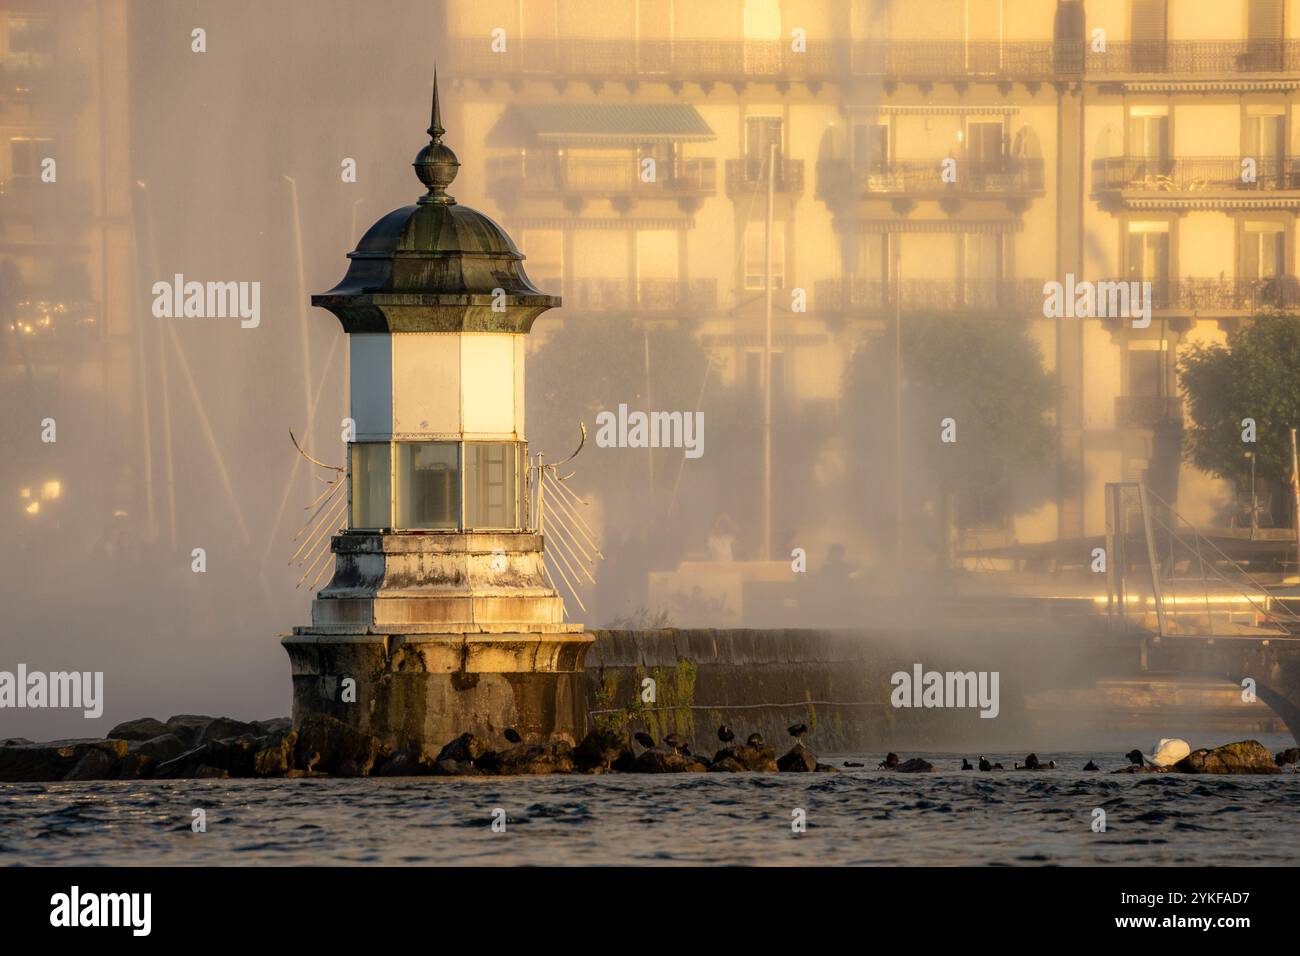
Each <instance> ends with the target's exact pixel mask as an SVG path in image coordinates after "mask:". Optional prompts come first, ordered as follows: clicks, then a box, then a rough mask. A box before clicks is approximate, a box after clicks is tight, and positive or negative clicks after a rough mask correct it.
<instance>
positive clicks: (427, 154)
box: [411, 68, 460, 206]
mask: <svg viewBox="0 0 1300 956" xmlns="http://www.w3.org/2000/svg"><path fill="white" fill-rule="evenodd" d="M426 132H427V133H428V134H429V144H428V145H427V146H425V147H424V149H422V150H420V153H419V155H418V156H416V157H415V162H414V163H412V164H411V165H413V166H414V167H415V175H416V176H418V177H419V178H420V182H422V183H424V185H425V186H426V187H428V190H429V191H428V192H427V193H425V194H424V195H423V196H421V197H420V198H419V200H418V202H420V203H421V204H422V205H423V204H427V203H438V204H440V205H444V206H450V205H455V203H456V200H455V199H453V198H452V197H451V196H450V195H448V193H447V187H448V186H450V185H451V181H452V180H453V179H455V178H456V172H457V170H459V169H460V160H458V159H457V158H456V154H455V153H453V152H452V151H451V148H450V147H449V146H447V144H446V143H444V142H443V141H442V134H443V133H445V132H447V131H446V130H445V129H443V126H442V104H441V103H440V102H439V99H438V70H437V69H436V68H435V69H434V71H433V111H432V115H431V117H430V120H429V128H428V130H426Z"/></svg>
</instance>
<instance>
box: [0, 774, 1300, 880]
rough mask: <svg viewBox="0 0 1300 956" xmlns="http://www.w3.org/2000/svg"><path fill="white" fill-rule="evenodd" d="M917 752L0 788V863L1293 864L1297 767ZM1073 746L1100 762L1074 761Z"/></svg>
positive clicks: (1298, 809) (1299, 846)
mask: <svg viewBox="0 0 1300 956" xmlns="http://www.w3.org/2000/svg"><path fill="white" fill-rule="evenodd" d="M905 756H914V754H907V755H905ZM970 756H971V759H972V761H974V758H975V756H977V755H973V754H972V755H970ZM988 756H989V758H990V759H991V760H994V761H1000V762H1001V763H1003V764H1005V765H1006V766H1008V767H1010V766H1012V764H1013V762H1014V761H1016V760H1021V759H1023V757H1024V755H1023V754H1014V755H1013V754H989V755H988ZM926 757H927V759H929V760H931V762H933V763H935V765H936V766H938V767H939V768H941V771H942V772H941V773H937V774H929V775H904V774H894V773H887V772H884V771H878V770H873V769H870V767H873V766H874V765H875V763H876V762H877V761H879V759H880V756H879V755H878V754H877V755H874V756H872V757H861V756H835V757H823V758H822V759H823V761H824V762H827V763H830V764H832V765H833V766H837V767H839V766H841V765H842V764H843V762H844V761H845V760H846V759H847V760H856V761H859V762H862V763H867V764H868V767H866V768H861V769H847V770H846V769H841V771H840V772H839V773H837V774H718V773H710V774H684V775H661V776H656V775H599V776H586V775H577V774H575V775H572V776H549V777H508V778H501V777H485V778H460V779H452V778H438V777H432V778H428V777H425V778H410V779H353V780H336V779H315V780H228V781H227V780H195V781H139V782H135V781H108V782H98V783H56V784H5V785H0V865H10V866H12V865H24V864H28V865H30V864H37V865H41V864H74V863H75V864H104V865H110V864H181V865H247V864H254V863H256V864H336V863H342V864H391V865H402V864H454V865H461V864H490V865H498V864H500V865H510V864H579V865H581V864H593V863H604V864H610V863H612V864H671V863H687V864H756V865H763V864H801V863H802V864H930V865H935V864H938V865H945V864H1007V865H1041V864H1076V865H1078V864H1083V865H1087V864H1112V865H1113V864H1139V863H1141V864H1167V865H1179V864H1184V865H1188V864H1202V865H1207V864H1208V865H1258V864H1267V865H1278V864H1294V863H1297V862H1300V841H1297V840H1296V832H1297V831H1296V824H1297V822H1300V774H1292V773H1289V772H1288V773H1283V774H1281V775H1277V776H1265V777H1245V776H1238V777H1213V776H1186V775H1181V774H1149V775H1141V774H1135V775H1127V774H1123V775H1112V774H1110V773H1107V772H1105V771H1109V770H1112V769H1116V768H1118V767H1120V766H1122V765H1123V764H1124V763H1125V761H1124V759H1123V758H1122V757H1118V756H1109V755H1108V756H1103V757H1098V756H1097V755H1096V754H1051V753H1039V757H1040V758H1041V759H1042V760H1043V761H1044V762H1046V761H1047V760H1050V759H1055V760H1056V761H1057V763H1058V764H1059V765H1060V769H1057V770H1054V771H1039V772H1026V771H1021V772H1016V771H1007V772H1005V773H997V772H994V773H980V772H978V771H969V772H963V771H960V770H958V769H957V768H958V767H960V765H961V758H960V755H957V756H954V755H951V754H928V755H926ZM1090 757H1092V758H1093V759H1096V760H1097V763H1098V764H1099V765H1100V766H1101V767H1102V770H1103V772H1102V773H1084V772H1081V771H1080V769H1079V768H1081V767H1082V766H1083V765H1084V763H1086V762H1087V760H1088V759H1089V758H1090ZM195 808H202V809H204V810H206V812H207V832H206V833H194V832H192V831H191V826H190V824H191V820H192V819H193V817H192V813H191V811H192V810H194V809H195ZM496 808H501V809H503V810H504V811H505V812H506V819H507V823H506V830H505V832H504V833H494V832H493V831H492V828H491V823H492V819H493V811H494V809H496ZM1094 808H1101V809H1102V810H1104V811H1105V814H1106V832H1105V833H1096V832H1093V830H1092V821H1093V810H1094ZM796 809H802V810H804V811H806V814H807V831H806V832H805V833H802V834H795V833H793V832H792V830H791V821H792V819H793V816H792V811H794V810H796Z"/></svg>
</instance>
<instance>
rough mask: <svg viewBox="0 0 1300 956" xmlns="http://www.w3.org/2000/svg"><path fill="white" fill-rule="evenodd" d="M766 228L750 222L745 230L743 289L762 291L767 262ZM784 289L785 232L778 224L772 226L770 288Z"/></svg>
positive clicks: (763, 225) (764, 225) (760, 223)
mask: <svg viewBox="0 0 1300 956" xmlns="http://www.w3.org/2000/svg"><path fill="white" fill-rule="evenodd" d="M766 233H767V226H766V224H765V223H762V222H751V223H750V224H749V226H748V228H746V229H745V288H746V289H762V288H763V274H764V267H765V263H766V261H767V237H766ZM784 287H785V232H784V230H782V229H781V226H780V224H779V223H773V225H772V288H773V289H782V288H784Z"/></svg>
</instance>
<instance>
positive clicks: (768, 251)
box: [763, 140, 776, 561]
mask: <svg viewBox="0 0 1300 956" xmlns="http://www.w3.org/2000/svg"><path fill="white" fill-rule="evenodd" d="M775 193H776V140H773V141H772V142H770V143H768V145H767V233H766V236H765V240H764V245H765V249H764V252H763V290H764V302H763V560H765V561H771V560H772V204H773V197H774V195H775Z"/></svg>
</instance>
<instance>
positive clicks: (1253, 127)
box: [1242, 113, 1286, 189]
mask: <svg viewBox="0 0 1300 956" xmlns="http://www.w3.org/2000/svg"><path fill="white" fill-rule="evenodd" d="M1282 120H1283V117H1282V116H1281V114H1276V113H1271V114H1265V113H1259V114H1255V115H1250V116H1247V117H1246V143H1245V152H1244V153H1242V155H1243V156H1249V157H1251V158H1252V159H1254V160H1255V164H1256V170H1255V172H1256V182H1257V183H1258V185H1259V186H1261V187H1263V188H1266V189H1279V188H1286V187H1285V185H1284V179H1283V176H1284V162H1285V160H1284V156H1285V149H1284V144H1285V142H1286V139H1285V137H1284V136H1283V133H1282V130H1283V125H1282Z"/></svg>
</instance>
